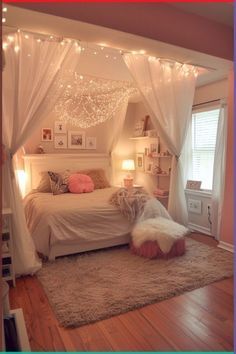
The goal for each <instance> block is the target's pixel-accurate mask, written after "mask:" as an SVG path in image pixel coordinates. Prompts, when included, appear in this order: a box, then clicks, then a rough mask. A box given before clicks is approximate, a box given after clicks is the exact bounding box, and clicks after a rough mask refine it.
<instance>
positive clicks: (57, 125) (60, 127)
mask: <svg viewBox="0 0 236 354" xmlns="http://www.w3.org/2000/svg"><path fill="white" fill-rule="evenodd" d="M54 133H55V134H66V122H63V121H61V120H56V121H55V122H54Z"/></svg>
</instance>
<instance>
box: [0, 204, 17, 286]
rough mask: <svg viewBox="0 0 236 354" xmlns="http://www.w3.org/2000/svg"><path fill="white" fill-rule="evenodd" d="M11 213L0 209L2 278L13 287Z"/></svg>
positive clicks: (6, 209) (9, 210)
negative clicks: (0, 216)
mask: <svg viewBox="0 0 236 354" xmlns="http://www.w3.org/2000/svg"><path fill="white" fill-rule="evenodd" d="M11 223H12V211H11V209H9V208H5V209H2V277H3V279H4V280H6V281H11V282H12V283H13V285H14V286H15V270H14V259H13V242H12V226H11V225H12V224H11Z"/></svg>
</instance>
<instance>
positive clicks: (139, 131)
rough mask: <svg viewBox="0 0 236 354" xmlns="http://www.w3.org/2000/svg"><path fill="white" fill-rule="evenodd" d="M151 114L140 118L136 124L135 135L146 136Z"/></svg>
mask: <svg viewBox="0 0 236 354" xmlns="http://www.w3.org/2000/svg"><path fill="white" fill-rule="evenodd" d="M148 119H149V116H146V117H144V118H142V119H140V120H139V121H138V122H137V123H136V124H135V128H134V137H138V136H144V132H145V130H146V127H147V122H148Z"/></svg>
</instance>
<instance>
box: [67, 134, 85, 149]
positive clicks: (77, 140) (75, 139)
mask: <svg viewBox="0 0 236 354" xmlns="http://www.w3.org/2000/svg"><path fill="white" fill-rule="evenodd" d="M68 148H70V149H85V132H81V131H71V130H70V131H68Z"/></svg>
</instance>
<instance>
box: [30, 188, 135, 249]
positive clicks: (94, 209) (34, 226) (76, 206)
mask: <svg viewBox="0 0 236 354" xmlns="http://www.w3.org/2000/svg"><path fill="white" fill-rule="evenodd" d="M117 189H118V188H116V187H111V188H105V189H97V190H95V191H94V192H92V193H84V194H72V193H65V194H60V195H52V194H51V193H32V194H29V195H28V196H27V197H26V198H25V200H24V204H25V215H26V221H27V225H28V228H29V230H30V232H31V235H32V238H33V240H34V242H35V246H36V249H37V251H38V252H40V253H42V254H43V255H45V256H48V255H49V252H50V247H51V246H52V245H54V244H57V243H60V244H63V243H67V244H68V243H78V242H80V241H99V240H107V239H109V238H114V237H119V236H123V235H125V234H127V233H130V232H131V230H132V226H133V225H132V223H131V222H130V221H128V219H127V218H125V217H124V216H123V215H122V214H121V213H120V211H119V210H118V209H117V208H116V207H114V206H113V205H111V204H110V203H109V199H110V197H111V195H112V193H114V192H115V191H116V190H117Z"/></svg>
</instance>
